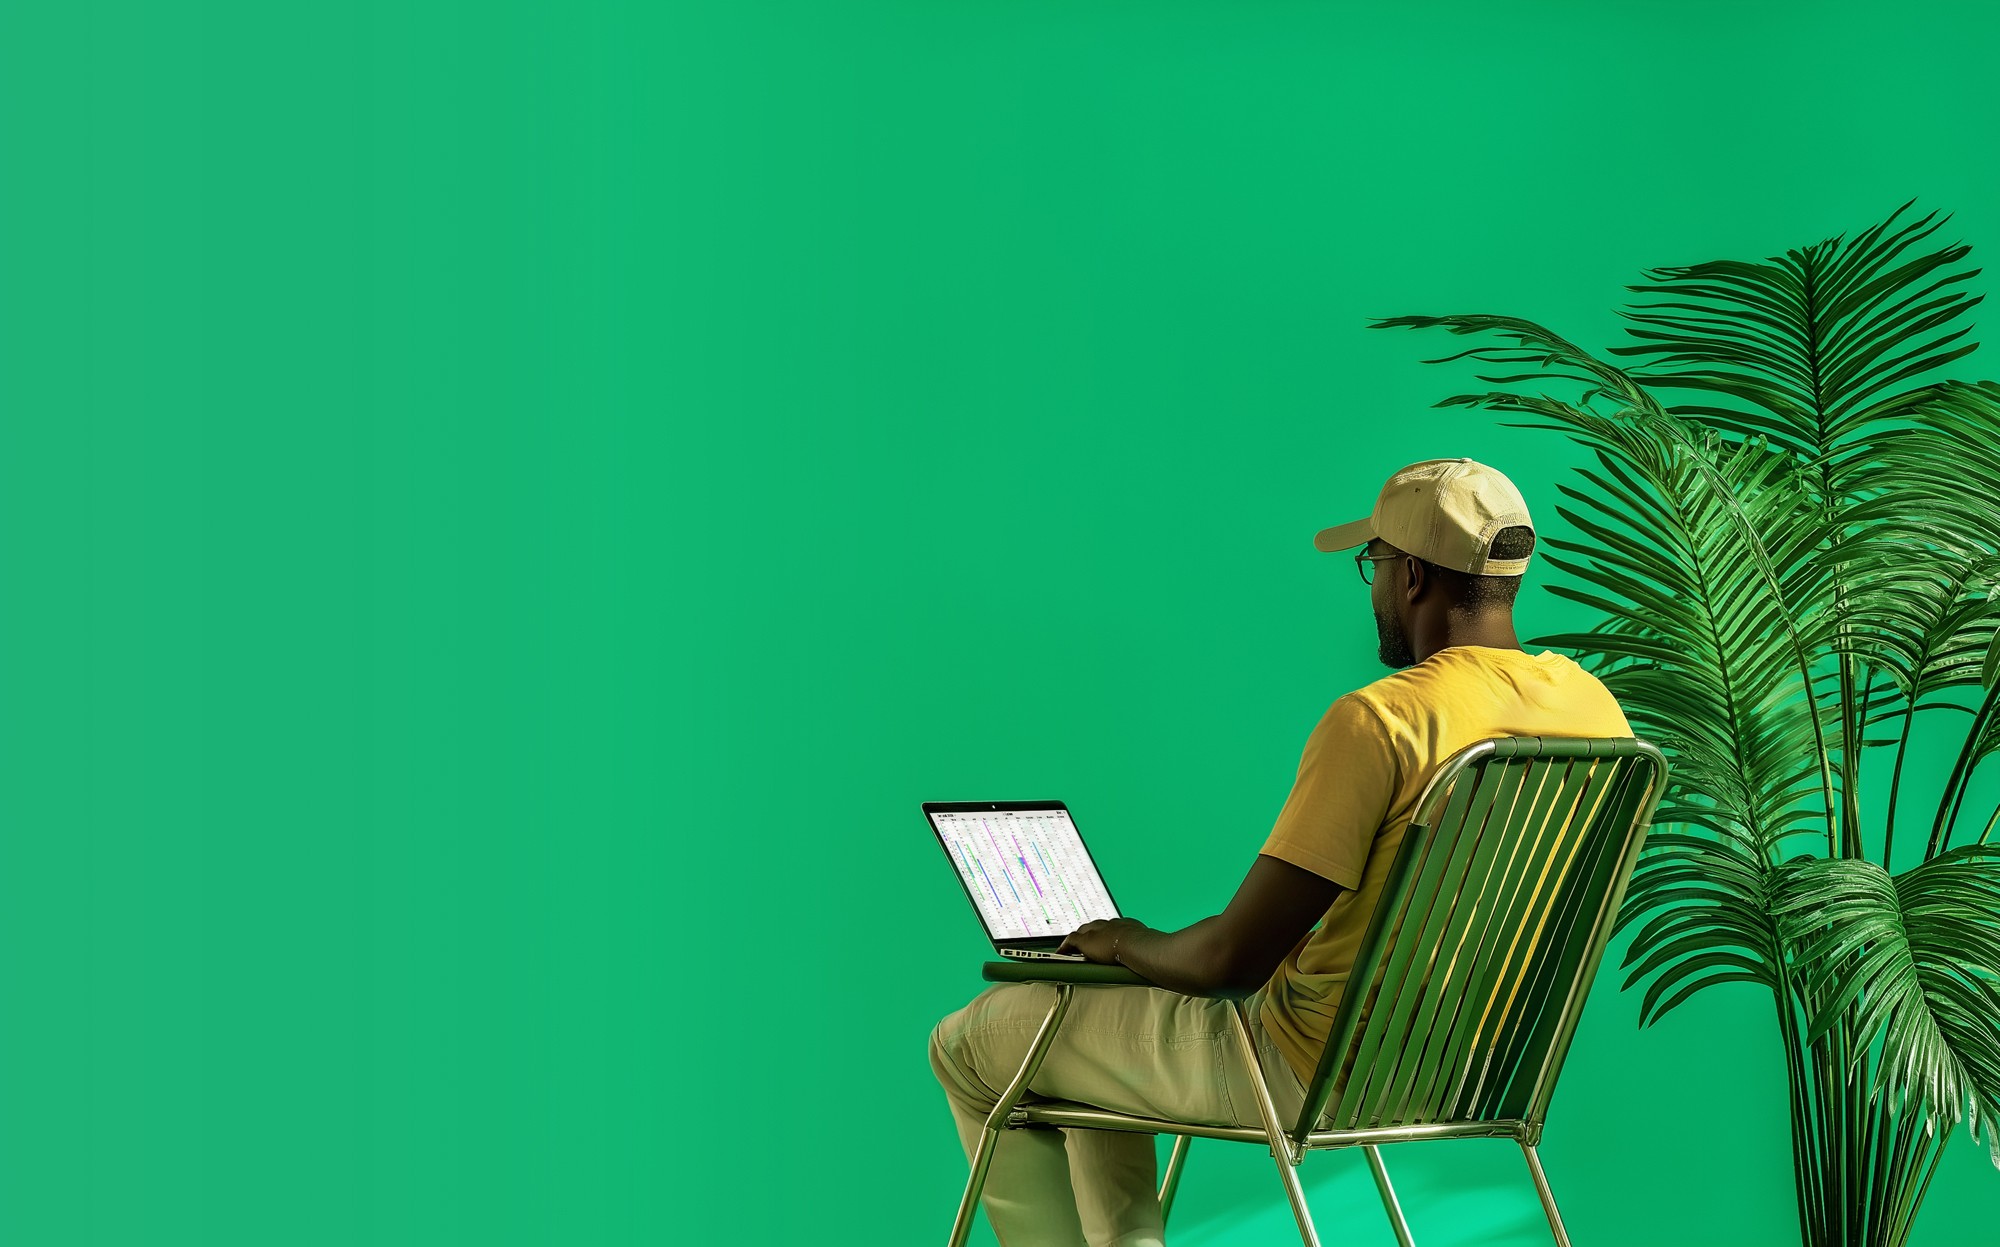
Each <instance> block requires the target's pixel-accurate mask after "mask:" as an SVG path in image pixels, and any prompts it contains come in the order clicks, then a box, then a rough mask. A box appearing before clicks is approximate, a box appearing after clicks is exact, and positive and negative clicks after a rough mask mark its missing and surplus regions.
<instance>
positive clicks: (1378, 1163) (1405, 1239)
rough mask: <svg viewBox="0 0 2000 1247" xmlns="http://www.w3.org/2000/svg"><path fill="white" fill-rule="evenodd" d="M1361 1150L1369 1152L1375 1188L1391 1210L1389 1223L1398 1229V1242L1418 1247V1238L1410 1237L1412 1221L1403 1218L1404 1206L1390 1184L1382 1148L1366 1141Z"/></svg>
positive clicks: (1369, 1166) (1384, 1204)
mask: <svg viewBox="0 0 2000 1247" xmlns="http://www.w3.org/2000/svg"><path fill="white" fill-rule="evenodd" d="M1361 1150H1362V1151H1363V1152H1366V1153H1367V1154H1368V1171H1369V1172H1370V1173H1372V1174H1374V1175H1375V1189H1376V1190H1377V1191H1379V1192H1381V1195H1382V1207H1384V1208H1386V1209H1388V1210H1389V1225H1390V1226H1391V1227H1392V1228H1393V1229H1394V1230H1395V1231H1396V1242H1397V1243H1399V1244H1400V1245H1401V1247H1416V1240H1414V1239H1412V1238H1411V1237H1410V1223H1409V1222H1408V1221H1405V1220H1403V1206H1402V1205H1401V1204H1399V1203H1397V1202H1396V1188H1395V1187H1393V1186H1390V1185H1389V1170H1388V1167H1387V1166H1385V1165H1384V1164H1383V1163H1382V1149H1381V1148H1379V1147H1376V1146H1375V1145H1374V1144H1373V1143H1364V1144H1362V1145H1361Z"/></svg>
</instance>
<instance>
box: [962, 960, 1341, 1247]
mask: <svg viewBox="0 0 2000 1247" xmlns="http://www.w3.org/2000/svg"><path fill="white" fill-rule="evenodd" d="M1054 1001H1055V989H1054V988H1053V987H1051V986H1048V985H1046V984H1040V983H1006V984H1000V985H996V986H994V987H992V988H989V989H988V990H987V991H985V992H983V993H981V994H980V995H979V996H978V997H977V998H976V999H974V1000H973V1001H972V1003H971V1004H969V1005H967V1006H966V1007H965V1008H963V1009H960V1010H959V1011H958V1012H956V1013H954V1014H952V1015H951V1016H950V1017H947V1018H945V1019H944V1020H943V1021H942V1022H940V1023H938V1025H937V1028H936V1029H935V1030H934V1031H932V1032H931V1068H932V1069H933V1070H934V1071H935V1072H936V1073H937V1077H938V1082H939V1083H940V1084H942V1086H943V1087H944V1091H945V1097H946V1099H947V1100H948V1101H949V1102H950V1104H951V1111H952V1116H953V1118H954V1119H955V1120H956V1121H957V1123H958V1130H959V1139H960V1141H961V1142H962V1143H963V1144H964V1145H965V1148H966V1154H967V1156H968V1157H969V1156H970V1155H971V1154H972V1150H973V1148H975V1147H976V1146H977V1145H978V1142H979V1133H980V1131H981V1130H982V1129H983V1128H984V1124H985V1120H986V1115H987V1114H988V1113H989V1112H991V1111H992V1108H993V1105H994V1104H996V1103H997V1102H998V1101H999V1097H1000V1094H1001V1092H1003V1091H1004V1090H1005V1089H1006V1086H1007V1084H1008V1082H1010V1081H1011V1080H1012V1078H1013V1076H1014V1074H1015V1073H1016V1072H1017V1071H1018V1070H1019V1069H1020V1068H1021V1062H1022V1061H1023V1060H1024V1059H1025V1057H1026V1055H1027V1051H1028V1045H1029V1044H1030V1043H1031V1042H1032V1041H1033V1039H1034V1035H1035V1031H1036V1029H1037V1028H1038V1027H1039V1026H1040V1025H1041V1023H1042V1019H1043V1018H1045V1017H1047V1016H1048V1012H1049V1008H1050V1006H1051V1005H1052V1004H1053V1003H1054ZM1229 1011H1230V1005H1229V1002H1228V1001H1224V1000H1209V999H1202V998H1198V997H1192V996H1181V995H1177V994H1175V993H1173V992H1168V991H1162V990H1160V989H1158V988H1152V987H1079V988H1077V989H1076V996H1075V999H1074V1001H1073V1002H1072V1003H1071V1005H1070V1010H1069V1015H1068V1016H1067V1017H1066V1018H1065V1019H1064V1020H1063V1024H1062V1028H1061V1030H1059V1031H1058V1032H1057V1033H1056V1038H1055V1042H1054V1043H1053V1044H1052V1045H1051V1046H1050V1048H1049V1052H1048V1055H1047V1056H1046V1057H1045V1058H1044V1059H1043V1061H1042V1066H1041V1069H1040V1070H1039V1071H1038V1072H1037V1074H1036V1075H1035V1077H1034V1078H1033V1079H1032V1080H1031V1081H1030V1082H1029V1084H1028V1091H1029V1097H1030V1098H1039V1099H1055V1100H1076V1101H1079V1102H1081V1103H1084V1104H1094V1105H1097V1106H1098V1107H1100V1108H1106V1109H1111V1110H1113V1111H1116V1112H1124V1113H1134V1114H1139V1115H1142V1116H1146V1117H1160V1118H1165V1119H1168V1120H1175V1121H1189V1122H1206V1123H1210V1124H1215V1125H1251V1126H1261V1125H1262V1124H1263V1122H1262V1119H1261V1118H1260V1117H1259V1115H1258V1112H1257V1102H1256V1099H1255V1098H1254V1094H1253V1092H1252V1090H1251V1083H1250V1075H1249V1072H1248V1071H1247V1070H1246V1069H1245V1068H1244V1066H1243V1057H1242V1053H1241V1051H1240V1049H1239V1046H1238V1044H1239V1041H1238V1040H1237V1037H1236V1033H1235V1024H1234V1023H1233V1021H1232V1020H1231V1018H1230V1013H1229ZM1251 1016H1252V1018H1253V1019H1254V1018H1255V1016H1256V1015H1255V1011H1254V1005H1253V1009H1252V1014H1251ZM1252 1033H1253V1036H1254V1037H1255V1038H1256V1039H1257V1041H1258V1046H1259V1048H1260V1050H1261V1052H1260V1055H1261V1056H1262V1058H1263V1061H1262V1063H1263V1067H1264V1069H1265V1071H1266V1077H1267V1078H1268V1079H1269V1080H1270V1083H1271V1087H1272V1093H1273V1095H1274V1097H1275V1098H1276V1099H1277V1101H1278V1104H1279V1107H1280V1111H1284V1110H1285V1108H1286V1106H1287V1105H1288V1104H1289V1105H1290V1107H1291V1111H1293V1112H1296V1110H1297V1105H1298V1103H1299V1101H1300V1099H1301V1095H1302V1093H1301V1091H1300V1089H1299V1087H1298V1080H1297V1077H1296V1076H1295V1075H1293V1074H1292V1072H1291V1070H1290V1068H1289V1067H1288V1066H1286V1065H1285V1063H1284V1061H1283V1060H1282V1059H1281V1058H1279V1057H1278V1055H1277V1053H1276V1052H1275V1050H1273V1049H1272V1048H1271V1047H1270V1045H1269V1042H1268V1041H1267V1040H1265V1039H1264V1036H1263V1031H1262V1028H1261V1027H1258V1026H1253V1027H1252ZM1066 1144H1067V1146H1065V1145H1066ZM1157 1181H1158V1176H1157V1163H1156V1161H1155V1159H1154V1150H1153V1139H1152V1137H1151V1136H1149V1135H1143V1134H1121V1133H1117V1132H1113V1131H1100V1130H1076V1131H1055V1130H1006V1131H1002V1132H1001V1134H1000V1138H999V1140H998V1143H997V1145H996V1150H995V1152H994V1154H993V1165H992V1168H991V1169H990V1170H989V1171H988V1173H987V1177H986V1187H985V1191H984V1196H983V1202H984V1206H985V1208H986V1215H987V1219H988V1220H989V1221H991V1222H992V1224H993V1228H994V1232H995V1233H996V1234H997V1235H998V1236H999V1238H1000V1241H1001V1243H1002V1244H1004V1247H1077V1245H1078V1244H1080V1243H1083V1242H1084V1241H1085V1239H1086V1236H1087V1238H1088V1241H1089V1242H1090V1243H1091V1244H1092V1247H1152V1245H1155V1244H1158V1243H1160V1242H1161V1229H1160V1205H1159V1200H1158V1198H1157V1196H1156V1195H1155V1186H1156V1183H1157Z"/></svg>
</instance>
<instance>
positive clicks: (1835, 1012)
mask: <svg viewBox="0 0 2000 1247" xmlns="http://www.w3.org/2000/svg"><path fill="white" fill-rule="evenodd" d="M1776 885H1777V886H1776V887H1775V889H1774V890H1773V892H1772V895H1771V898H1770V900H1771V913H1772V914H1773V915H1774V916H1775V917H1776V919H1777V921H1778V928H1779V931H1780V933H1781V934H1782V935H1783V937H1784V939H1785V941H1786V942H1787V944H1789V945H1790V946H1791V947H1792V948H1794V949H1795V950H1796V951H1795V954H1794V962H1795V964H1796V965H1797V966H1798V967H1799V969H1800V970H1801V971H1802V972H1803V974H1804V975H1805V977H1806V982H1807V988H1808V994H1809V995H1810V996H1811V997H1812V998H1813V999H1815V1000H1816V1001H1817V1003H1818V1008H1817V1011H1816V1013H1815V1015H1814V1016H1813V1017H1811V1018H1810V1019H1809V1020H1808V1023H1807V1041H1808V1043H1812V1042H1817V1040H1818V1039H1819V1038H1820V1037H1821V1036H1824V1035H1826V1034H1827V1033H1828V1032H1830V1031H1831V1030H1833V1029H1834V1028H1835V1027H1837V1026H1840V1025H1842V1024H1843V1022H1844V1020H1846V1019H1852V1025H1853V1027H1854V1030H1853V1040H1854V1043H1853V1046H1852V1050H1853V1053H1854V1055H1853V1058H1852V1059H1853V1061H1854V1065H1855V1068H1854V1069H1853V1070H1851V1071H1850V1073H1851V1074H1853V1075H1855V1076H1859V1075H1860V1074H1861V1073H1862V1072H1863V1070H1862V1066H1863V1064H1864V1063H1865V1062H1867V1061H1868V1060H1869V1058H1870V1054H1871V1050H1872V1049H1874V1048H1875V1046H1876V1045H1877V1044H1878V1043H1879V1045H1880V1050H1879V1056H1878V1057H1877V1058H1876V1061H1875V1078H1874V1081H1873V1085H1872V1087H1871V1097H1888V1098H1890V1099H1891V1100H1892V1101H1894V1100H1901V1099H1903V1098H1905V1097H1910V1098H1914V1099H1916V1100H1918V1101H1921V1102H1922V1103H1923V1104H1924V1105H1925V1106H1926V1109H1927V1111H1928V1113H1929V1114H1930V1116H1931V1119H1932V1120H1933V1121H1937V1122H1942V1123H1944V1124H1945V1125H1946V1126H1947V1127H1949V1126H1950V1124H1951V1123H1953V1122H1955V1121H1957V1120H1958V1118H1959V1116H1960V1115H1961V1113H1962V1114H1963V1115H1964V1116H1965V1117H1966V1119H1967V1124H1968V1125H1969V1126H1970V1127H1971V1130H1972V1132H1973V1137H1974V1138H1978V1137H1979V1133H1980V1126H1981V1121H1982V1118H1983V1119H1984V1122H1985V1126H1986V1143H1987V1147H1988V1149H1989V1151H1990V1152H1991V1154H1992V1157H1993V1162H1994V1164H1995V1165H1996V1166H2000V845H1988V846H1982V845H1973V846H1969V847H1967V848H1963V849H1957V850H1954V851H1952V852H1950V853H1946V854H1943V855H1942V856H1939V857H1936V858H1933V859H1931V860H1930V861H1927V862H1924V863H1923V864H1922V865H1919V866H1917V867H1916V868H1914V869H1912V870H1909V871H1905V872H1904V873H1903V874H1901V875H1898V876H1891V875H1890V874H1889V872H1888V871H1886V870H1884V869H1883V868H1882V867H1880V866H1878V865H1876V864H1875V863H1873V862H1870V861H1865V860H1859V859H1854V858H1835V859H1814V860H1805V861H1799V862H1793V863H1788V864H1787V865H1786V866H1784V867H1783V868H1781V870H1780V872H1779V874H1778V877H1777V880H1776Z"/></svg>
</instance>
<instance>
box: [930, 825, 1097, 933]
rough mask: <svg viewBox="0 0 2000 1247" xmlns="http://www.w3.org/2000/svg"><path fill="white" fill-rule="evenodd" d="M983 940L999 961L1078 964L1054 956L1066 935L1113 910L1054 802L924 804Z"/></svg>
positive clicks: (1094, 867) (1078, 839)
mask: <svg viewBox="0 0 2000 1247" xmlns="http://www.w3.org/2000/svg"><path fill="white" fill-rule="evenodd" d="M924 816H925V817H926V818H928V819H929V820H930V824H931V830H932V831H934V832H936V833H937V840H938V845H939V846H940V847H941V848H943V849H944V855H945V856H946V857H948V858H950V859H951V864H952V867H953V869H955V870H956V871H957V872H958V881H959V883H960V884H961V885H962V886H963V887H964V888H965V895H966V896H967V897H968V898H969V899H970V900H971V901H972V907H973V908H974V909H975V910H977V911H978V912H979V921H980V922H982V923H984V924H985V925H986V938H988V939H990V940H992V941H993V949H994V951H995V952H997V953H999V954H1000V955H1001V956H1002V957H1011V958H1014V959H1016V960H1019V961H1082V960H1083V958H1082V956H1080V955H1078V954H1076V953H1058V952H1057V951H1056V948H1057V947H1058V946H1059V945H1061V944H1062V942H1063V940H1064V939H1065V938H1067V937H1068V935H1069V933H1070V932H1071V931H1074V930H1076V929H1077V928H1078V927H1080V926H1082V925H1083V924H1084V923H1086V922H1089V921H1091V920H1092V919H1094V918H1116V917H1118V916H1119V914H1118V906H1117V904H1116V903H1115V902H1114V901H1113V900H1112V899H1111V890H1110V889H1109V888H1107V887H1105V886H1104V878H1103V876H1101V875H1099V874H1098V873H1097V863H1096V862H1095V861H1093V860H1092V859H1091V856H1090V850H1089V849H1087V848H1085V847H1084V845H1083V837H1082V835H1080V834H1079V833H1078V832H1077V829H1076V823H1075V821H1074V820H1072V819H1071V818H1070V815H1069V807H1067V806H1065V805H1064V804H1063V803H1062V802H1060V801H926V802H924Z"/></svg>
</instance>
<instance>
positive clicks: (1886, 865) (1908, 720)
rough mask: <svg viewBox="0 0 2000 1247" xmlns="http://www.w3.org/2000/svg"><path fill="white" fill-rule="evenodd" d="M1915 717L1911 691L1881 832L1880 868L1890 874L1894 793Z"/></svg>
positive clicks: (1899, 782)
mask: <svg viewBox="0 0 2000 1247" xmlns="http://www.w3.org/2000/svg"><path fill="white" fill-rule="evenodd" d="M1916 717H1917V698H1916V695H1915V694H1914V693H1912V694H1911V695H1910V698H1909V702H1908V704H1907V705H1905V706H1904V707H1903V736H1902V739H1901V740H1899V741H1897V742H1896V772H1895V774H1894V775H1892V776H1890V777H1889V817H1888V830H1886V831H1885V832H1883V833H1882V869H1884V870H1886V871H1889V872H1890V873H1892V874H1893V873H1894V872H1895V869H1896V861H1895V858H1894V857H1893V856H1892V855H1891V850H1893V849H1894V848H1895V847H1896V794H1897V792H1898V791H1900V790H1901V788H1902V786H1903V755H1905V754H1907V753H1908V752H1909V751H1910V728H1911V727H1913V726H1914V725H1915V722H1914V721H1915V719H1916Z"/></svg>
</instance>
